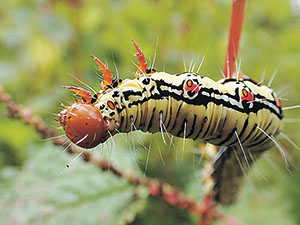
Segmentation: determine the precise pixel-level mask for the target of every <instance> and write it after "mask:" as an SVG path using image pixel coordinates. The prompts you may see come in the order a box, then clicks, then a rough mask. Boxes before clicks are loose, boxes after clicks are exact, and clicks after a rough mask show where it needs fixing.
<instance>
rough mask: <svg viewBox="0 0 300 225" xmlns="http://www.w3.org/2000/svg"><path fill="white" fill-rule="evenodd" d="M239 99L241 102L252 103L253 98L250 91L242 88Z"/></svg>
mask: <svg viewBox="0 0 300 225" xmlns="http://www.w3.org/2000/svg"><path fill="white" fill-rule="evenodd" d="M241 99H242V101H244V100H245V101H253V100H254V96H253V94H252V92H251V91H247V90H246V89H245V88H243V89H242V93H241Z"/></svg>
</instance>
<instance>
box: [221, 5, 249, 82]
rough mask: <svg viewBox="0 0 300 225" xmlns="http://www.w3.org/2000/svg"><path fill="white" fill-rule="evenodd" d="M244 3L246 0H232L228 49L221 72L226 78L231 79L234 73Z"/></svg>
mask: <svg viewBox="0 0 300 225" xmlns="http://www.w3.org/2000/svg"><path fill="white" fill-rule="evenodd" d="M246 2H247V0H233V2H232V11H231V20H230V30H229V38H228V48H227V54H226V58H225V65H224V70H223V72H224V76H225V77H226V78H231V77H232V75H233V74H234V73H235V72H236V58H237V54H238V50H239V43H240V37H241V33H242V27H243V21H244V15H245V8H246Z"/></svg>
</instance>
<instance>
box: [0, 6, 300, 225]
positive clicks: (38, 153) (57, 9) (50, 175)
mask: <svg viewBox="0 0 300 225" xmlns="http://www.w3.org/2000/svg"><path fill="white" fill-rule="evenodd" d="M230 11H231V1H229V0H213V1H211V0H205V1H198V0H189V1H171V0H152V1H150V0H132V1H120V0H106V1H105V0H100V1H97V0H59V1H58V0H53V1H46V0H33V1H25V0H24V1H22V0H19V1H1V2H0V84H1V85H3V86H4V88H5V90H6V92H8V93H10V94H11V95H12V96H13V97H14V99H15V101H16V102H17V103H18V104H21V105H22V106H24V107H27V108H30V109H31V110H32V111H33V114H34V115H38V116H40V117H42V118H43V119H44V120H45V121H46V122H47V123H48V125H49V126H50V127H52V128H54V129H57V130H58V129H59V125H58V123H57V122H56V119H57V113H58V112H59V111H60V109H61V107H60V104H61V103H64V104H70V103H72V102H73V101H74V98H73V96H72V94H71V93H70V92H68V91H66V90H64V89H62V88H61V86H62V85H76V86H83V84H81V83H80V82H79V81H78V79H79V80H81V81H82V82H85V83H87V84H88V85H90V86H91V87H93V88H94V89H96V90H99V82H100V80H99V76H97V73H98V74H99V71H97V68H96V65H95V63H94V62H93V60H92V59H91V58H90V57H89V54H90V53H93V54H95V55H96V56H97V57H98V58H100V59H101V60H102V61H103V62H105V63H106V64H107V65H108V66H109V67H110V69H111V70H112V71H113V73H114V74H116V73H117V71H118V73H119V74H120V76H121V77H122V78H128V77H131V78H133V76H134V72H135V70H136V67H135V65H134V63H135V62H137V59H136V58H135V56H134V52H135V51H134V47H133V45H132V43H131V41H130V38H134V39H135V40H136V41H137V42H138V43H139V45H140V47H141V48H142V50H143V51H144V54H145V56H146V58H147V60H148V62H152V61H153V57H154V54H155V49H156V43H158V45H157V58H156V61H155V68H156V69H157V70H158V71H166V72H169V73H179V72H183V71H184V61H185V63H186V64H187V66H189V65H190V63H191V62H193V63H196V67H197V65H198V64H199V63H200V61H201V58H202V57H203V55H204V54H205V53H206V59H205V61H204V64H203V66H202V68H201V70H200V74H201V75H203V76H210V77H212V78H213V79H215V80H218V79H220V77H221V72H220V70H221V68H222V67H223V63H224V58H225V53H226V47H227V38H228V30H229V29H228V28H229V20H230ZM239 57H240V60H241V68H242V71H243V72H244V73H245V74H248V75H249V76H250V77H252V78H254V79H257V80H260V79H261V77H262V76H263V74H265V82H266V83H267V82H268V80H269V79H270V78H271V76H272V74H273V73H274V72H275V71H276V70H278V73H277V76H276V77H275V80H274V81H273V85H272V86H273V88H274V89H275V90H276V91H277V92H278V94H279V96H280V97H282V98H283V105H284V106H291V105H297V104H299V103H300V95H299V92H300V91H299V89H300V74H299V73H300V1H299V0H290V1H288V0H273V1H271V0H268V1H249V2H248V5H247V8H246V16H245V24H244V27H243V35H242V39H241V47H240V52H239ZM285 118H288V119H298V123H297V122H294V123H291V122H290V121H289V122H287V123H285V127H284V133H285V134H287V135H289V137H290V138H291V139H293V140H294V141H295V142H296V143H297V144H298V145H299V144H300V123H299V109H294V110H289V111H287V112H286V113H285ZM60 132H61V131H60ZM61 133H62V132H61ZM167 141H168V140H167ZM279 141H280V142H281V144H282V146H284V148H285V149H286V152H287V155H288V157H289V163H290V168H289V170H288V169H287V167H286V165H285V164H284V160H283V159H282V157H281V155H280V154H279V152H278V150H277V149H276V148H273V149H272V150H270V151H269V152H267V153H266V154H265V155H264V156H263V157H262V158H261V159H260V160H259V162H258V163H257V164H256V166H255V167H254V169H253V172H252V173H251V174H249V177H248V180H249V181H248V182H246V183H245V185H244V187H243V189H242V192H241V195H240V198H239V201H238V202H237V203H236V204H234V205H233V206H230V207H221V210H222V211H223V212H226V213H228V214H229V215H232V216H234V217H235V218H238V219H240V220H242V221H243V222H245V223H246V224H272V225H275V224H288V225H289V224H291V225H292V224H300V174H299V172H300V166H299V162H300V152H299V151H298V150H297V149H296V148H294V147H293V146H292V145H291V144H290V143H288V142H287V141H285V140H280V139H279ZM141 143H143V145H145V146H146V147H147V148H150V149H151V153H150V154H148V153H149V152H148V151H147V150H145V148H144V147H143V146H142V145H141ZM156 143H158V144H156ZM177 144H178V146H179V147H175V148H174V147H172V146H169V145H165V144H164V143H163V142H162V138H161V135H160V134H155V135H149V134H142V133H141V132H134V133H133V134H127V135H126V134H125V135H123V136H122V135H116V136H115V139H114V142H112V141H111V140H110V141H108V142H107V144H103V145H101V146H99V147H97V148H95V149H94V150H92V151H93V154H95V155H96V156H99V157H103V158H107V159H108V160H110V161H112V162H113V163H114V165H115V166H116V167H118V168H120V170H122V171H123V172H128V173H134V174H137V175H139V176H147V177H155V178H159V179H162V180H165V181H167V182H170V183H171V184H172V185H175V186H176V187H179V188H181V189H183V190H184V191H185V192H186V193H187V194H189V195H191V196H193V197H194V198H195V199H199V200H200V199H201V198H202V197H203V188H202V186H203V184H202V183H201V173H202V171H203V170H201V168H202V166H203V162H201V161H200V155H199V154H198V153H197V152H198V148H199V144H200V142H193V141H187V142H186V145H185V148H184V154H182V152H183V147H182V139H175V145H177ZM74 158H75V156H70V155H69V154H67V153H66V152H63V148H58V147H55V146H53V145H52V143H51V140H43V139H42V138H41V137H40V136H39V135H38V134H36V133H35V132H34V130H33V129H32V128H30V127H28V126H25V125H23V124H22V123H20V122H19V121H14V120H11V119H9V118H7V112H6V109H5V106H4V105H3V104H0V224H5V225H6V224H7V225H8V224H47V225H48V224H86V225H90V224H105V225H106V224H113V225H115V224H134V225H139V224H145V225H150V224H151V225H152V224H163V225H169V224H170V225H171V224H197V220H198V218H197V217H196V216H194V215H192V214H190V213H189V212H187V211H183V210H179V209H177V208H175V207H171V206H170V205H167V204H166V203H165V202H163V201H161V200H159V199H157V198H153V197H149V196H148V193H147V190H146V189H145V188H143V187H136V186H133V185H131V184H129V183H128V182H127V181H126V180H123V179H120V178H117V177H115V176H114V175H112V174H111V173H110V172H101V171H99V170H98V169H97V168H96V167H94V166H93V165H89V164H86V163H84V162H82V161H81V160H80V159H78V160H74ZM66 164H70V165H71V167H70V168H69V169H66ZM217 224H221V223H217Z"/></svg>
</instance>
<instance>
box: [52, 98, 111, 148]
mask: <svg viewBox="0 0 300 225" xmlns="http://www.w3.org/2000/svg"><path fill="white" fill-rule="evenodd" d="M58 121H59V123H60V125H61V126H62V128H63V129H64V131H65V133H66V136H67V137H68V138H69V139H70V140H71V141H72V142H73V143H74V144H76V145H78V146H80V147H82V148H94V147H96V146H97V145H99V144H100V143H103V142H104V141H106V139H107V138H108V135H107V125H106V122H105V121H104V119H103V118H102V115H101V113H100V112H99V111H98V110H97V109H96V108H95V107H94V106H93V105H90V104H85V103H82V102H78V103H74V104H72V105H71V106H68V107H65V109H63V110H62V111H61V112H60V113H59V117H58Z"/></svg>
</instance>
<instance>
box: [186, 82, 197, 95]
mask: <svg viewBox="0 0 300 225" xmlns="http://www.w3.org/2000/svg"><path fill="white" fill-rule="evenodd" d="M184 89H185V90H186V91H194V92H195V93H196V94H197V93H198V92H199V90H200V88H199V85H197V84H196V83H194V82H193V81H192V80H188V81H187V82H186V84H185V87H184Z"/></svg>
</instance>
